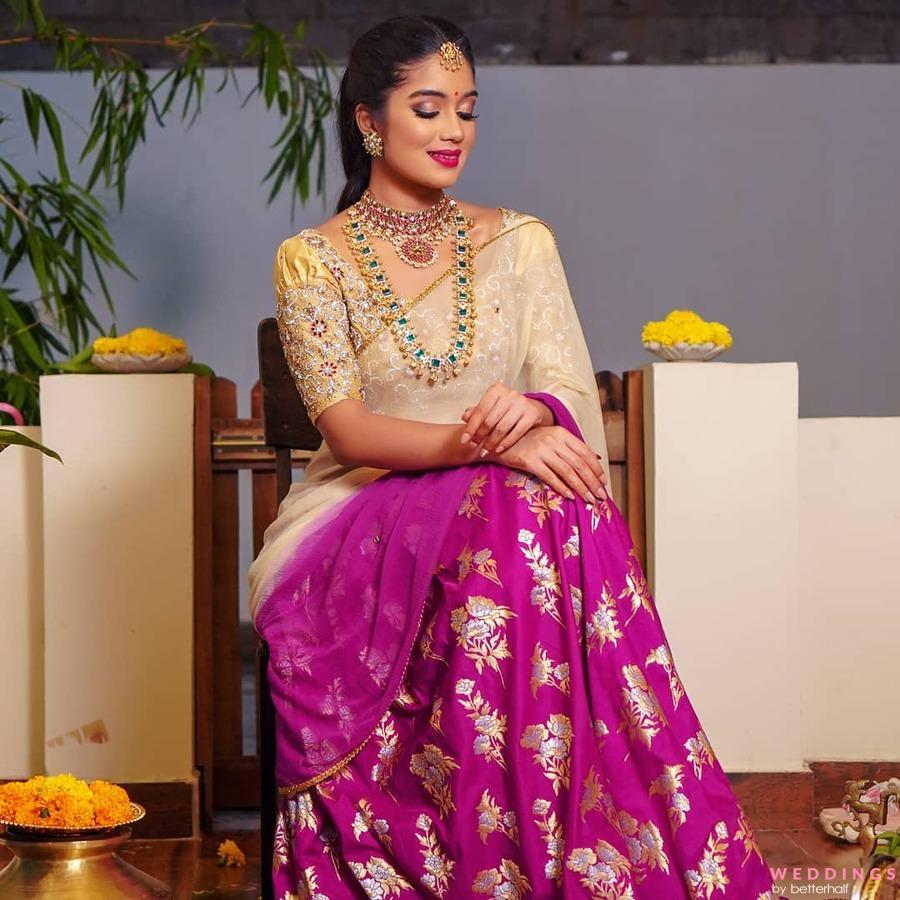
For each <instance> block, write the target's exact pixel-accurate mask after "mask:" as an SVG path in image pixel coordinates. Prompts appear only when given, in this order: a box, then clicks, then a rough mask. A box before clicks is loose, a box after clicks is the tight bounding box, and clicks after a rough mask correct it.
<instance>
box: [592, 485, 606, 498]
mask: <svg viewBox="0 0 900 900" xmlns="http://www.w3.org/2000/svg"><path fill="white" fill-rule="evenodd" d="M594 493H595V494H596V495H597V496H598V497H602V496H603V495H604V494H603V488H602V487H598V488H597V490H595V491H594Z"/></svg>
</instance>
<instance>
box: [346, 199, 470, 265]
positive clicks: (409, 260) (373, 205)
mask: <svg viewBox="0 0 900 900" xmlns="http://www.w3.org/2000/svg"><path fill="white" fill-rule="evenodd" d="M353 206H354V212H355V214H356V215H357V216H358V217H359V219H360V220H361V221H362V222H363V223H365V226H366V227H367V228H368V230H369V231H370V232H371V233H372V234H375V235H377V236H378V237H380V238H384V239H385V240H387V241H389V242H390V244H391V246H392V247H393V248H394V250H395V251H396V252H397V256H399V257H400V259H401V260H402V261H403V262H404V263H406V264H407V265H409V266H413V267H414V268H417V269H422V268H425V267H426V266H432V265H434V264H435V263H436V262H437V261H438V251H437V247H436V246H435V245H436V244H440V242H441V241H442V240H443V239H444V238H445V237H447V235H449V234H450V233H451V231H452V230H453V227H454V225H455V223H456V219H455V216H456V213H457V212H458V208H457V204H456V201H455V200H454V199H452V198H451V197H448V196H447V195H446V194H443V193H442V194H441V199H440V200H438V202H437V203H435V204H434V205H433V206H429V207H427V208H426V209H419V210H416V211H415V212H406V211H404V210H402V209H395V208H394V207H392V206H386V205H385V204H384V203H380V202H379V201H378V200H376V199H375V197H374V196H373V195H372V192H371V191H370V190H369V189H368V188H366V189H365V191H363V195H362V196H361V197H360V198H359V200H357V202H356V203H355V204H353Z"/></svg>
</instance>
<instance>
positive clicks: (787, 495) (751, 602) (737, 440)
mask: <svg viewBox="0 0 900 900" xmlns="http://www.w3.org/2000/svg"><path fill="white" fill-rule="evenodd" d="M644 384H645V398H644V399H645V416H646V418H645V434H646V454H647V476H648V484H647V503H648V510H647V512H648V559H649V560H650V561H651V562H650V563H649V566H648V568H649V572H648V579H649V580H650V585H651V590H652V592H653V594H654V597H655V599H656V602H657V604H658V607H659V611H660V615H661V618H662V621H663V626H664V628H665V631H666V634H667V637H668V639H669V643H670V645H671V648H672V653H673V656H674V660H675V665H676V668H677V669H678V672H679V674H680V675H681V677H682V679H683V681H684V683H685V688H686V690H687V693H688V696H689V697H690V698H691V702H692V703H693V704H694V706H695V708H696V710H697V714H698V716H699V717H700V721H701V723H702V725H703V727H704V730H705V731H706V733H707V736H708V737H709V739H710V742H711V743H712V746H713V748H714V749H715V750H716V752H717V754H718V756H719V760H720V762H721V763H722V765H723V766H724V767H725V768H726V769H727V770H728V771H731V772H738V771H799V770H802V769H803V762H802V760H803V750H804V747H803V731H802V727H801V722H800V716H801V713H802V709H801V694H802V690H801V688H800V685H799V684H798V679H801V678H802V672H799V671H798V660H797V659H796V658H795V656H796V652H797V651H796V647H797V642H798V640H799V639H800V638H799V634H800V629H799V624H800V622H799V575H798V512H799V511H798V481H797V476H798V473H797V460H798V438H797V430H798V426H797V422H798V419H797V411H798V371H797V365H796V363H793V362H785V363H756V364H741V363H722V362H704V363H670V362H661V363H652V364H650V365H649V366H647V367H646V369H645V380H644Z"/></svg>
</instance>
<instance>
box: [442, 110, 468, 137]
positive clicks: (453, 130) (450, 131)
mask: <svg viewBox="0 0 900 900" xmlns="http://www.w3.org/2000/svg"><path fill="white" fill-rule="evenodd" d="M450 118H451V124H450V126H448V127H447V128H445V129H444V131H443V132H442V134H441V140H445V141H461V140H462V138H463V130H462V125H461V124H460V121H459V117H458V116H457V115H456V113H451V114H450Z"/></svg>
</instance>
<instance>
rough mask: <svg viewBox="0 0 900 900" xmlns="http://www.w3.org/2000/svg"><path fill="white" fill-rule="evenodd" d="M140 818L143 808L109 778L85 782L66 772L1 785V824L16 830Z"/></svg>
mask: <svg viewBox="0 0 900 900" xmlns="http://www.w3.org/2000/svg"><path fill="white" fill-rule="evenodd" d="M143 817H144V808H143V807H142V806H141V805H140V804H138V803H134V802H132V801H131V800H130V799H129V798H128V793H127V792H126V791H125V789H124V788H122V787H120V786H119V785H117V784H111V783H110V782H108V781H91V782H90V783H88V782H86V781H82V780H81V779H80V778H76V777H75V776H74V775H72V774H71V773H68V772H66V773H62V774H60V775H35V776H34V777H32V778H29V779H28V780H27V781H10V782H8V783H7V784H0V823H2V824H4V825H6V826H7V827H9V828H14V829H16V830H19V831H42V832H54V833H69V832H79V833H80V832H92V831H104V830H106V829H110V828H117V827H118V826H119V825H126V824H130V823H131V822H136V821H137V820H138V819H141V818H143Z"/></svg>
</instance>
